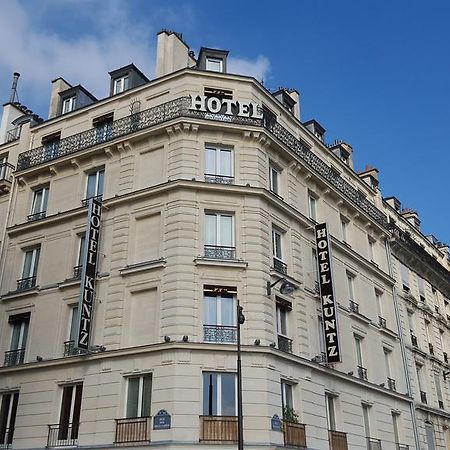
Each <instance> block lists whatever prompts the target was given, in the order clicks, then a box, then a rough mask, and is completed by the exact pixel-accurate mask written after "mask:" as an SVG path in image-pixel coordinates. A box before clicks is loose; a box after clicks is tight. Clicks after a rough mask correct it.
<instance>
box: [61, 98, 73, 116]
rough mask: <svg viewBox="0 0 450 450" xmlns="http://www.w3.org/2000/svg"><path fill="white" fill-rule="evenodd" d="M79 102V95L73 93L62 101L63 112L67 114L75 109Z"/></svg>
mask: <svg viewBox="0 0 450 450" xmlns="http://www.w3.org/2000/svg"><path fill="white" fill-rule="evenodd" d="M76 104H77V96H76V95H72V96H70V97H67V98H65V99H64V100H63V101H62V108H61V114H67V113H70V112H72V111H74V110H75V108H76Z"/></svg>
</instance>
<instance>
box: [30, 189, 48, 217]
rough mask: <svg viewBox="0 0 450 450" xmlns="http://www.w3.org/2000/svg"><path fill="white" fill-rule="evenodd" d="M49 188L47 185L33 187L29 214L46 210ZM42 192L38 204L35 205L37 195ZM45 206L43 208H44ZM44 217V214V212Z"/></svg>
mask: <svg viewBox="0 0 450 450" xmlns="http://www.w3.org/2000/svg"><path fill="white" fill-rule="evenodd" d="M49 191H50V188H49V186H44V187H40V188H37V189H33V201H32V202H31V210H30V215H31V216H34V215H36V214H43V213H46V212H47V207H48V195H49ZM41 192H42V197H41V200H40V202H39V203H40V204H39V206H38V207H37V196H38V194H39V193H41ZM44 206H45V208H44ZM44 217H45V214H44Z"/></svg>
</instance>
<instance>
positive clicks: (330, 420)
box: [325, 393, 337, 431]
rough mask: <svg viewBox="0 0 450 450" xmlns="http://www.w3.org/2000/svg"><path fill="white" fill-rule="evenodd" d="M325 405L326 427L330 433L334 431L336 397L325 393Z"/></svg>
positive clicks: (335, 425) (335, 424)
mask: <svg viewBox="0 0 450 450" xmlns="http://www.w3.org/2000/svg"><path fill="white" fill-rule="evenodd" d="M325 404H326V412H327V426H328V429H329V430H331V431H336V428H337V421H336V396H334V395H332V394H330V393H325Z"/></svg>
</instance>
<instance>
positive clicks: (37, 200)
mask: <svg viewBox="0 0 450 450" xmlns="http://www.w3.org/2000/svg"><path fill="white" fill-rule="evenodd" d="M41 203H42V189H39V190H38V191H35V192H34V201H33V209H32V211H31V213H32V214H36V213H38V212H41Z"/></svg>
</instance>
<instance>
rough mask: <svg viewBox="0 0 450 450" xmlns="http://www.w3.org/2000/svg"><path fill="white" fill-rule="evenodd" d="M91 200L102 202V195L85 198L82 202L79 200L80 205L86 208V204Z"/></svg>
mask: <svg viewBox="0 0 450 450" xmlns="http://www.w3.org/2000/svg"><path fill="white" fill-rule="evenodd" d="M91 198H93V199H94V200H98V201H100V202H101V201H102V198H103V195H102V194H100V195H93V196H92V197H86V198H83V200H81V204H82V205H83V206H87V205H88V204H89V200H90V199H91Z"/></svg>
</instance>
